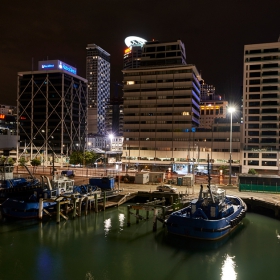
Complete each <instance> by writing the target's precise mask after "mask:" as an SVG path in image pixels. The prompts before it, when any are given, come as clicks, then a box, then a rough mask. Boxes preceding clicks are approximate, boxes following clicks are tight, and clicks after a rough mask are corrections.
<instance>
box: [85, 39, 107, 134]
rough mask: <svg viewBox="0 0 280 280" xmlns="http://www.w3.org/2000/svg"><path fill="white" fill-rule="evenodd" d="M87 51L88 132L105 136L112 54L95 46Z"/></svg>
mask: <svg viewBox="0 0 280 280" xmlns="http://www.w3.org/2000/svg"><path fill="white" fill-rule="evenodd" d="M86 50H87V57H86V78H87V80H88V132H89V133H90V134H96V135H103V136H104V135H106V134H107V131H106V112H107V108H108V105H109V99H110V54H109V53H107V52H106V51H105V50H103V49H102V48H100V47H99V46H97V45H95V44H88V45H87V48H86Z"/></svg>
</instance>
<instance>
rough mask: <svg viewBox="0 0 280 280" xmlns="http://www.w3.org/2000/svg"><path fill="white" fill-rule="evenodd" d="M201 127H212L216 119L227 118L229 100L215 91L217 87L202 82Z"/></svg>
mask: <svg viewBox="0 0 280 280" xmlns="http://www.w3.org/2000/svg"><path fill="white" fill-rule="evenodd" d="M200 86H201V87H200V93H201V99H200V124H199V127H200V128H207V129H211V128H212V126H213V124H214V122H215V119H220V118H222V119H224V118H226V113H227V106H228V102H227V101H226V100H222V97H221V96H220V95H217V94H216V93H215V87H214V86H213V85H208V84H206V83H204V81H202V82H201V85H200Z"/></svg>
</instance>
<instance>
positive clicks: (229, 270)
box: [221, 255, 237, 280]
mask: <svg viewBox="0 0 280 280" xmlns="http://www.w3.org/2000/svg"><path fill="white" fill-rule="evenodd" d="M225 257H226V259H225V260H224V263H223V266H222V274H221V276H222V278H221V280H236V279H237V273H236V272H235V266H236V263H235V262H234V260H233V259H234V257H230V256H229V255H226V256H225Z"/></svg>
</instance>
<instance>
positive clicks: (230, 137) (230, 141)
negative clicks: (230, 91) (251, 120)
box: [228, 107, 235, 185]
mask: <svg viewBox="0 0 280 280" xmlns="http://www.w3.org/2000/svg"><path fill="white" fill-rule="evenodd" d="M228 112H229V113H230V135H229V185H231V146H232V113H234V112H235V108H234V107H229V108H228Z"/></svg>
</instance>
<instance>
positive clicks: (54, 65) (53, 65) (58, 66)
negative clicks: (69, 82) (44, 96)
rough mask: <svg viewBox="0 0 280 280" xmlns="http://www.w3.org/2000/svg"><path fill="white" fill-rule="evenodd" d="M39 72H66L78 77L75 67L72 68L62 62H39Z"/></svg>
mask: <svg viewBox="0 0 280 280" xmlns="http://www.w3.org/2000/svg"><path fill="white" fill-rule="evenodd" d="M38 70H39V71H40V70H64V71H66V72H69V73H71V74H74V75H77V69H76V68H75V67H72V66H70V65H69V64H66V63H64V62H63V61H60V60H47V61H39V63H38Z"/></svg>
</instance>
